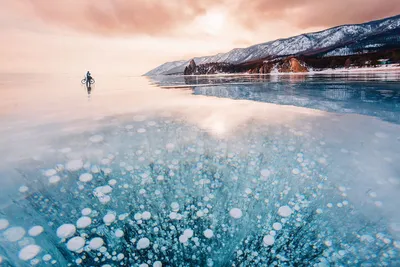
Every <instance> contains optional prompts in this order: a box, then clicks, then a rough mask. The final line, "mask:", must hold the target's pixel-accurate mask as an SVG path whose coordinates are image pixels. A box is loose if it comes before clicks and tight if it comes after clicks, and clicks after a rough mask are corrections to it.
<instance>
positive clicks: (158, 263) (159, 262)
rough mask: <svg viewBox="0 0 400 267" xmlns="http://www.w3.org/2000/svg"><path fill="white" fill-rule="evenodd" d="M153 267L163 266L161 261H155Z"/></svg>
mask: <svg viewBox="0 0 400 267" xmlns="http://www.w3.org/2000/svg"><path fill="white" fill-rule="evenodd" d="M153 267H162V263H161V261H155V262H154V263H153Z"/></svg>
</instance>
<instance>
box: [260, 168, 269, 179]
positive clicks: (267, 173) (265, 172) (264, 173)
mask: <svg viewBox="0 0 400 267" xmlns="http://www.w3.org/2000/svg"><path fill="white" fill-rule="evenodd" d="M270 175H271V171H270V170H268V169H262V170H261V176H263V177H265V178H267V177H268V176H270Z"/></svg>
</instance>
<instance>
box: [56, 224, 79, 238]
mask: <svg viewBox="0 0 400 267" xmlns="http://www.w3.org/2000/svg"><path fill="white" fill-rule="evenodd" d="M75 232H76V228H75V225H73V224H63V225H61V226H60V227H58V228H57V236H58V237H59V238H63V239H65V238H69V237H71V236H73V235H74V234H75Z"/></svg>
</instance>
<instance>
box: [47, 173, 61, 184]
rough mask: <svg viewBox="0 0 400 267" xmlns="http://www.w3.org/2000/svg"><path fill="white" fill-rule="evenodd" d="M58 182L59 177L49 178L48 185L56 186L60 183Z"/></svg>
mask: <svg viewBox="0 0 400 267" xmlns="http://www.w3.org/2000/svg"><path fill="white" fill-rule="evenodd" d="M60 180H61V177H60V176H58V175H55V176H51V177H50V178H49V183H50V184H57V183H58V182H60Z"/></svg>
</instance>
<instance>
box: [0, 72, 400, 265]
mask: <svg viewBox="0 0 400 267" xmlns="http://www.w3.org/2000/svg"><path fill="white" fill-rule="evenodd" d="M94 78H95V79H96V84H95V86H93V88H92V90H91V92H90V94H88V92H87V90H86V88H84V87H83V86H81V84H80V80H81V77H79V76H74V75H33V74H31V75H28V74H26V75H21V74H7V75H6V74H0V97H1V99H2V101H1V103H0V123H1V128H0V152H1V155H2V160H1V162H0V265H1V266H32V265H35V266H50V265H52V266H79V265H80V266H105V267H109V266H141V267H145V266H397V265H400V213H399V208H398V207H399V206H400V165H399V164H398V163H399V162H400V75H399V74H394V73H391V74H386V73H380V74H368V75H350V76H349V75H336V76H332V75H326V76H322V75H314V76H302V75H293V76H285V75H282V76H225V77H221V76H219V77H217V76H214V77H201V76H199V77H179V76H175V77H173V76H171V77H164V78H161V77H156V78H153V79H151V80H149V79H147V78H143V77H127V76H119V77H117V76H98V77H94ZM160 86H161V87H160Z"/></svg>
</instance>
